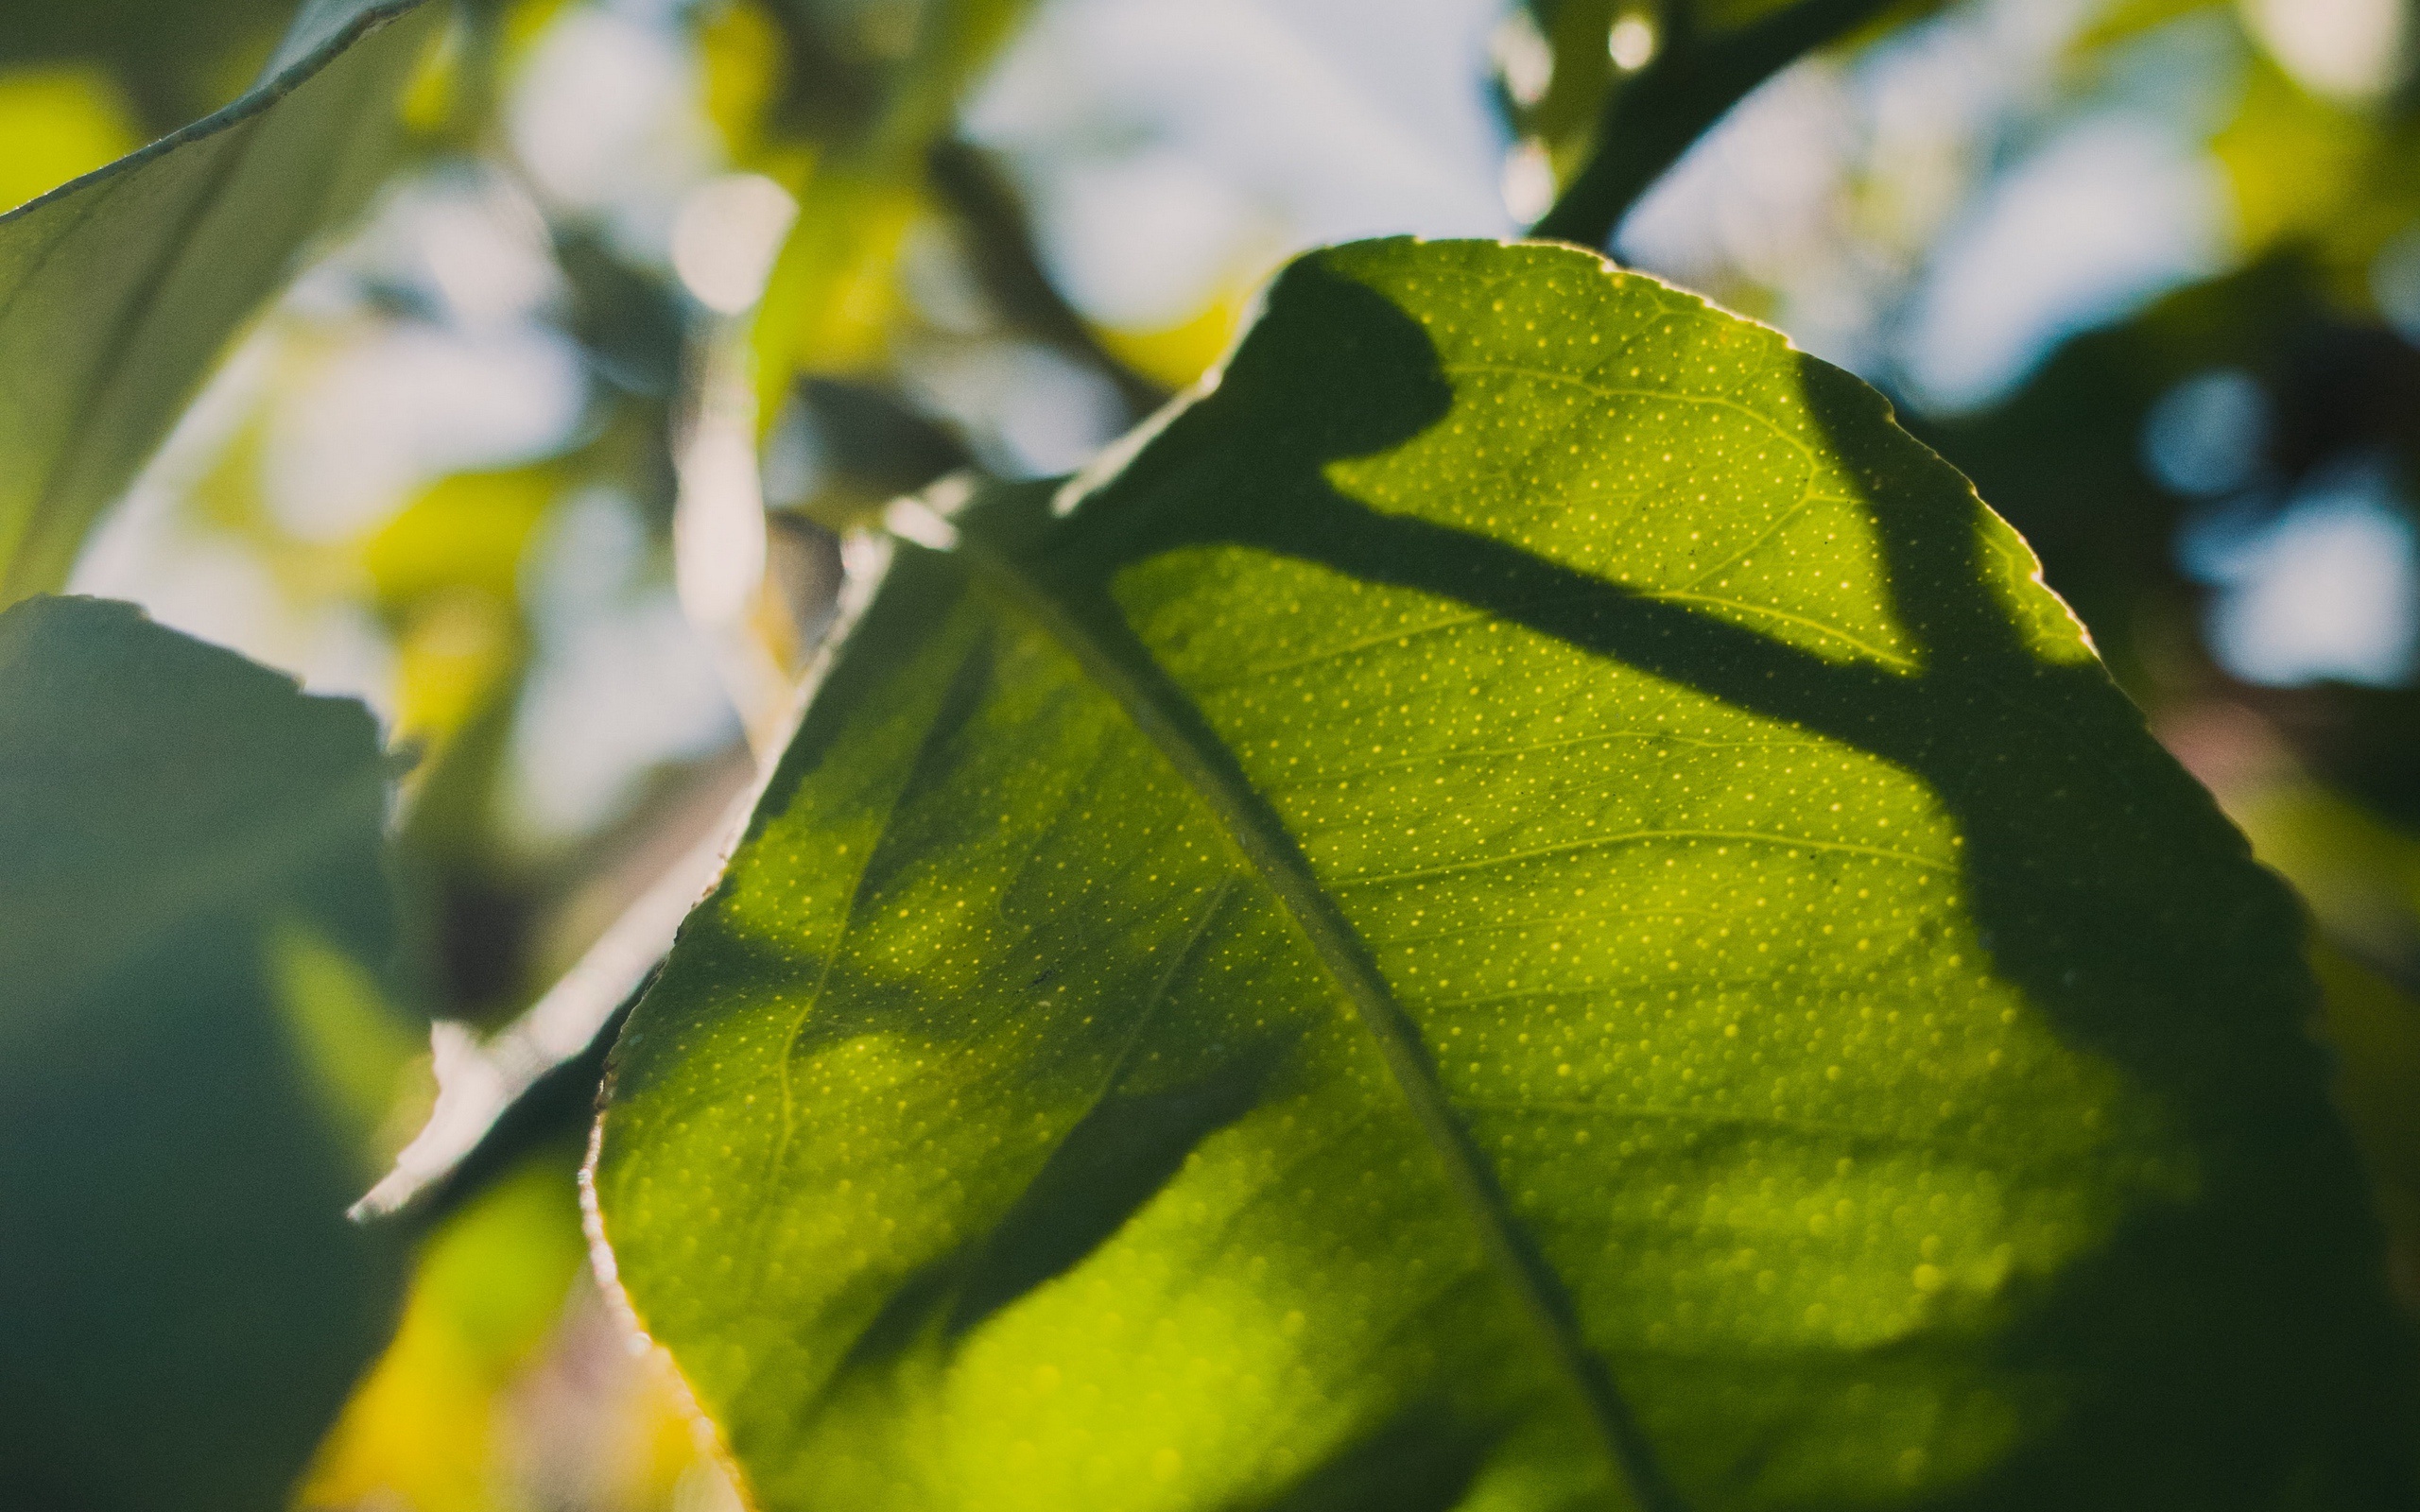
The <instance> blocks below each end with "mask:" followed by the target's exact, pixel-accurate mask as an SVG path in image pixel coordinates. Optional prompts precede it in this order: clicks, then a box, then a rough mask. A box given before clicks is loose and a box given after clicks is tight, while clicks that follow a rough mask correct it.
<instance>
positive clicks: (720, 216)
mask: <svg viewBox="0 0 2420 1512" xmlns="http://www.w3.org/2000/svg"><path fill="white" fill-rule="evenodd" d="M797 219H798V201H797V200H795V199H793V198H790V194H789V191H788V190H787V189H785V188H783V187H782V186H781V185H780V184H777V183H775V182H774V181H773V180H770V179H768V178H766V177H765V176H764V175H763V174H760V173H731V174H724V175H722V176H721V177H719V178H715V179H709V180H706V181H705V182H704V183H701V184H700V185H698V187H696V188H695V189H692V190H690V191H689V193H688V195H687V196H686V197H684V198H683V199H682V201H681V210H680V214H679V215H676V216H675V217H674V218H673V222H672V268H673V271H674V272H676V273H678V274H680V275H681V282H682V283H683V286H685V287H686V288H687V289H688V291H689V292H690V294H692V295H693V296H695V297H696V299H697V301H698V302H699V303H700V304H702V305H704V306H705V307H706V308H707V309H709V310H712V311H714V312H715V313H716V314H717V315H738V314H741V313H743V312H744V311H746V310H747V309H748V308H749V307H750V306H751V305H753V304H754V303H755V302H756V301H757V300H758V299H760V298H762V297H763V295H764V293H765V282H766V280H767V279H769V278H770V277H771V276H772V272H773V259H774V258H775V257H777V256H779V255H780V253H781V250H782V238H783V237H785V236H787V235H788V234H789V229H790V223H791V222H792V221H795V220H797Z"/></svg>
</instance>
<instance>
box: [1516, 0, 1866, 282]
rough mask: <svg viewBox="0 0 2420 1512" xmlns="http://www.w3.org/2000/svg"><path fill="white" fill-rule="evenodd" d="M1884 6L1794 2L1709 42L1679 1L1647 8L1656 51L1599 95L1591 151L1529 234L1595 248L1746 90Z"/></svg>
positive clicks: (1833, 0)
mask: <svg viewBox="0 0 2420 1512" xmlns="http://www.w3.org/2000/svg"><path fill="white" fill-rule="evenodd" d="M1892 5H1893V0H1799V3H1798V4H1796V5H1793V6H1790V7H1789V9H1785V10H1780V11H1777V12H1775V13H1774V14H1772V15H1771V16H1768V17H1766V18H1765V19H1764V20H1762V21H1758V22H1756V23H1755V24H1754V25H1752V26H1745V27H1742V28H1740V29H1739V30H1737V31H1734V32H1730V33H1727V34H1724V35H1722V36H1720V37H1716V38H1711V39H1709V38H1704V37H1702V36H1701V35H1700V33H1699V31H1698V29H1697V27H1696V26H1695V25H1694V24H1693V20H1692V18H1691V17H1690V15H1689V14H1688V6H1687V4H1686V0H1667V3H1666V4H1663V5H1661V6H1659V7H1657V10H1656V22H1655V24H1656V30H1657V37H1656V51H1655V56H1654V57H1653V59H1652V60H1650V61H1649V62H1648V63H1647V65H1646V66H1645V67H1643V68H1641V69H1640V70H1639V71H1638V72H1637V73H1636V74H1634V75H1633V76H1632V77H1629V78H1628V79H1626V80H1623V81H1622V82H1620V83H1619V84H1617V85H1616V86H1615V88H1614V90H1613V93H1612V94H1610V95H1608V96H1607V97H1606V100H1605V106H1604V112H1603V113H1602V115H1601V116H1600V117H1599V120H1598V124H1597V145H1596V148H1595V150H1594V151H1593V152H1592V153H1591V154H1590V156H1589V159H1588V162H1587V163H1586V164H1585V165H1584V166H1583V167H1582V168H1581V170H1580V172H1579V174H1578V175H1577V176H1575V177H1574V178H1573V179H1572V180H1571V182H1570V183H1569V184H1567V185H1565V186H1564V191H1563V193H1562V195H1561V196H1560V197H1559V198H1556V200H1555V202H1554V206H1553V208H1552V209H1550V210H1548V211H1547V213H1546V215H1545V216H1544V217H1543V218H1541V219H1540V220H1539V221H1538V223H1537V224H1536V225H1534V226H1532V227H1530V235H1532V236H1542V237H1548V238H1552V239H1554V240H1558V241H1567V242H1578V243H1579V244H1580V245H1582V246H1583V247H1591V248H1602V247H1603V246H1604V245H1605V244H1606V243H1607V242H1609V241H1611V240H1613V236H1614V232H1615V230H1616V228H1617V227H1619V226H1620V225H1621V223H1622V217H1623V216H1625V215H1628V214H1630V210H1631V207H1632V206H1634V205H1635V204H1637V203H1638V201H1639V199H1640V198H1641V197H1643V196H1644V195H1645V194H1646V193H1647V190H1648V188H1649V186H1650V185H1651V184H1653V183H1654V182H1655V180H1657V179H1659V178H1662V177H1663V175H1664V171H1665V170H1666V169H1667V168H1669V167H1670V166H1671V165H1672V164H1673V163H1676V162H1678V161H1680V157H1681V154H1682V153H1684V152H1686V151H1687V150H1688V148H1689V145H1690V144H1691V143H1693V142H1695V141H1697V139H1698V138H1699V137H1701V136H1703V134H1704V133H1705V132H1706V130H1707V129H1709V128H1710V127H1712V126H1713V125H1714V123H1715V122H1717V121H1719V120H1720V119H1721V118H1722V116H1723V115H1724V113H1725V112H1728V111H1729V110H1730V109H1731V107H1733V106H1734V105H1737V104H1738V103H1739V101H1740V100H1741V99H1743V98H1745V97H1746V96H1747V94H1748V93H1749V91H1751V90H1753V89H1755V87H1756V86H1757V85H1759V84H1761V83H1763V82H1764V81H1765V80H1766V79H1768V78H1770V77H1772V76H1773V75H1774V74H1777V73H1779V72H1780V71H1781V70H1782V69H1784V68H1786V67H1788V66H1789V64H1790V63H1792V62H1794V61H1796V60H1798V59H1799V58H1800V57H1801V56H1803V55H1804V54H1806V53H1808V52H1811V51H1813V50H1814V49H1816V48H1818V47H1821V46H1824V44H1825V43H1831V42H1835V41H1838V40H1839V39H1840V38H1841V37H1842V36H1843V35H1845V34H1847V33H1848V32H1850V31H1853V30H1855V29H1856V28H1857V27H1858V26H1863V25H1864V24H1865V23H1866V22H1868V21H1871V20H1873V19H1874V18H1875V17H1876V16H1878V15H1880V14H1881V13H1882V12H1884V11H1885V10H1887V9H1891V7H1892Z"/></svg>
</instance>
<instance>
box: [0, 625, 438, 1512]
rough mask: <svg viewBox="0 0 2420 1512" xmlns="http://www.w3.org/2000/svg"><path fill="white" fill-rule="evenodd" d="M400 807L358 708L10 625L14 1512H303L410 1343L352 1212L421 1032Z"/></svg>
mask: <svg viewBox="0 0 2420 1512" xmlns="http://www.w3.org/2000/svg"><path fill="white" fill-rule="evenodd" d="M386 788H387V764H386V762H385V759H384V758H383V757H382V755H381V754H380V751H379V748H378V741H377V730H376V726H375V724H374V723H373V722H372V718H371V716H370V713H369V711H367V710H366V709H364V708H362V707H361V706H360V705H359V704H357V703H353V702H350V701H344V700H337V699H327V698H314V697H306V696H303V695H302V694H301V693H299V692H298V691H297V690H296V688H295V686H294V684H293V683H292V682H291V681H289V680H287V679H285V678H284V677H281V676H279V675H277V674H275V673H272V672H269V671H268V670H267V669H265V668H262V667H258V666H255V665H252V664H251V663H250V662H245V661H244V660H243V659H241V658H240V657H237V656H235V655H233V653H231V652H227V651H223V650H219V649H217V648H216V647H213V646H208V645H204V644H201V643H199V642H198V641H193V640H189V639H187V638H186V637H184V636H182V635H179V634H176V633H174V632H172V631H169V630H165V629H162V628H160V627H156V626H153V625H151V624H149V623H148V622H147V621H145V620H144V619H143V618H142V616H141V614H140V613H139V611H137V610H135V609H134V608H133V607H131V606H130V605H124V604H112V603H107V602H104V601H101V600H95V599H78V598H40V599H34V600H30V601H27V602H25V603H22V604H19V605H17V606H15V607H14V608H11V609H9V610H7V611H5V612H0V1211H5V1212H6V1213H7V1214H8V1221H7V1223H6V1225H5V1226H0V1504H6V1505H9V1506H11V1507H27V1508H33V1507H44V1508H53V1507H74V1508H78V1509H83V1512H156V1509H158V1508H163V1507H176V1508H179V1509H181V1512H262V1509H263V1508H268V1507H273V1506H275V1505H278V1504H279V1503H281V1502H282V1501H283V1499H284V1496H285V1490H286V1488H287V1486H289V1485H290V1484H291V1483H292V1481H293V1480H294V1478H295V1476H296V1474H297V1473H298V1472H299V1471H300V1470H301V1469H302V1466H303V1464H304V1462H305V1460H306V1459H307V1457H308V1455H309V1454H310V1452H311V1449H312V1446H313V1444H314V1443H315V1442H316V1441H317V1440H318V1439H319V1437H320V1434H321V1433H322V1431H324V1429H325V1428H326V1427H327V1425H328V1423H329V1421H330V1420H331V1419H332V1418H333V1417H335V1415H336V1413H337V1409H338V1407H339V1406H340V1405H341V1404H342V1402H343V1400H344V1397H345V1393H346V1391H347V1390H348V1388H349V1387H350V1386H351V1384H352V1383H353V1380H354V1376H355V1375H356V1374H357V1373H358V1372H359V1371H360V1370H361V1368H362V1367H363V1366H365V1365H366V1364H367V1363H368V1362H369V1360H370V1359H371V1358H372V1355H374V1354H375V1352H376V1351H377V1349H378V1348H379V1347H380V1345H381V1344H383V1343H384V1341H385V1337H386V1331H387V1327H388V1324H389V1320H390V1317H391V1309H392V1304H393V1300H394V1297H395V1294H396V1288H397V1285H398V1283H399V1282H400V1280H401V1278H400V1274H399V1266H398V1264H397V1262H398V1261H399V1259H400V1256H399V1255H398V1254H396V1253H395V1246H394V1243H393V1240H392V1238H391V1236H389V1235H384V1234H375V1233H371V1232H367V1231H364V1230H362V1229H356V1228H354V1226H352V1225H350V1224H348V1223H347V1222H346V1221H345V1218H344V1210H345V1207H346V1205H347V1203H348V1202H350V1201H351V1200H352V1198H353V1197H354V1195H356V1194H358V1192H359V1191H360V1189H361V1179H362V1174H363V1165H364V1161H365V1160H368V1159H371V1158H372V1152H369V1151H365V1150H363V1149H362V1148H361V1147H360V1145H359V1143H357V1134H358V1132H359V1130H360V1127H361V1125H362V1118H361V1116H360V1115H361V1113H362V1112H363V1111H364V1109H363V1108H362V1103H363V1101H364V1099H365V1098H366V1097H367V1096H368V1095H369V1094H370V1092H372V1091H374V1081H375V1076H376V1073H377V1067H378V1065H379V1063H380V1058H381V1055H382V1051H388V1052H390V1051H391V1045H392V1042H393V1040H394V1039H395V1038H396V1037H398V1036H400V1035H402V1034H403V1033H404V1032H405V1026H404V1025H403V1024H402V1023H401V1022H392V1021H388V1022H380V1023H375V1024H365V1023H364V1022H363V1020H362V1013H363V1012H364V1011H365V1008H366V1010H367V1011H368V1012H369V1013H371V1014H372V1015H373V1016H377V1015H378V1014H379V1008H378V1005H379V1003H381V1002H383V999H380V998H378V997H377V995H376V988H375V984H376V983H377V982H378V981H379V980H380V979H381V978H382V977H384V976H385V975H386V974H387V972H388V971H389V969H390V957H391V956H392V954H393V952H394V946H395V937H394V923H393V919H392V913H393V907H392V902H391V901H390V898H389V886H388V883H387V879H386V877H385V875H384V872H383V870H382V862H381V847H382V829H383V823H384V819H385V810H386ZM331 976H335V977H337V978H340V979H341V980H340V981H339V982H338V983H337V991H338V992H339V993H340V994H341V997H340V998H339V1000H336V1001H331V1000H329V999H327V998H325V997H322V996H320V994H322V993H326V992H328V991H329V990H330V985H329V979H330V977H331ZM365 994H366V995H365ZM348 1037H350V1038H348ZM331 1072H334V1073H335V1075H334V1076H333V1077H331V1075H330V1073H331Z"/></svg>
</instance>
